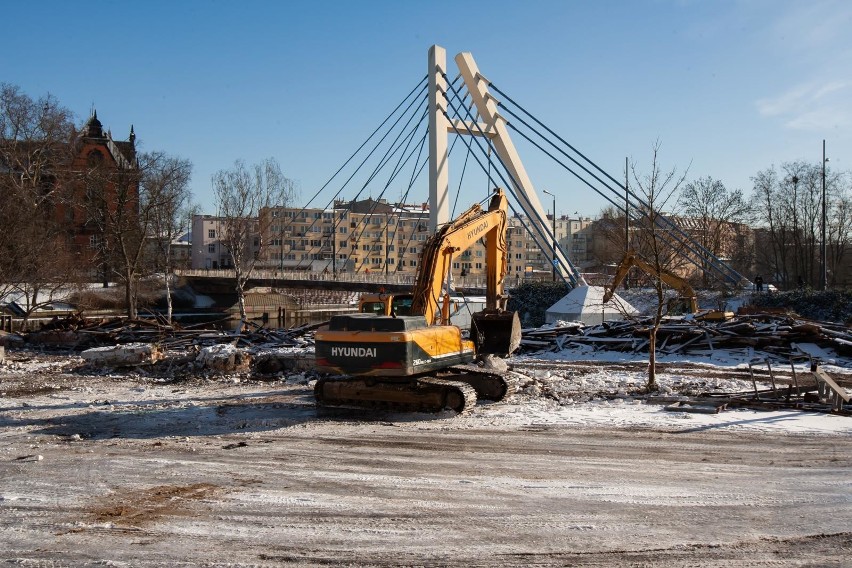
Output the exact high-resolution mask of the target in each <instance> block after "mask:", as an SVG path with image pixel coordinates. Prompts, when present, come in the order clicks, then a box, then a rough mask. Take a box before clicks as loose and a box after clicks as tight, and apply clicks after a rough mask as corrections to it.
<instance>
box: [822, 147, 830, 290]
mask: <svg viewBox="0 0 852 568" xmlns="http://www.w3.org/2000/svg"><path fill="white" fill-rule="evenodd" d="M826 162H828V158H826V157H825V139H823V141H822V243H821V244H820V258H821V259H822V274H821V275H820V289H822V290H823V291H825V290H828V257H827V256H826V247H825V245H826V243H825V214H826V199H825V163H826Z"/></svg>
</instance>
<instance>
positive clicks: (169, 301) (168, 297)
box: [165, 270, 172, 323]
mask: <svg viewBox="0 0 852 568" xmlns="http://www.w3.org/2000/svg"><path fill="white" fill-rule="evenodd" d="M171 277H172V275H171V274H170V273H169V271H168V270H166V274H165V279H166V321H167V322H169V323H172V288H171Z"/></svg>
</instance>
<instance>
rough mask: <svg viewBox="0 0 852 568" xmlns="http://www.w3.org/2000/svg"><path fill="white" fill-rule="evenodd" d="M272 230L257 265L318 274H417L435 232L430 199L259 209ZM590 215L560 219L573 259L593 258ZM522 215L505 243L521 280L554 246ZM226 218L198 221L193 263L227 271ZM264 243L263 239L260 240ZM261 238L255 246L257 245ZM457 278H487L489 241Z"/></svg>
mask: <svg viewBox="0 0 852 568" xmlns="http://www.w3.org/2000/svg"><path fill="white" fill-rule="evenodd" d="M261 216H262V219H261V222H260V223H259V226H260V227H266V234H265V235H263V242H264V243H265V244H264V247H263V250H262V251H261V252H260V264H259V267H261V268H265V269H270V270H282V271H285V270H300V271H312V272H325V271H328V272H335V271H336V272H355V273H382V272H387V273H391V272H401V273H408V274H411V275H412V276H413V275H415V274H416V273H417V269H418V262H419V260H420V254H421V252H422V250H423V245H424V244H425V242H426V240H427V239H428V237H429V233H428V224H429V207H428V205H427V204H425V203H424V204H405V203H389V202H387V201H385V200H373V199H366V200H361V201H336V202H335V203H334V206H333V207H332V208H327V209H320V208H306V209H302V208H297V207H272V208H268V209H263V210H262V211H261ZM590 224H591V220H590V219H579V218H577V219H571V218H569V217H567V216H563V217H561V218H559V219H557V220H556V235H557V238H558V239H559V244H560V246H561V247H562V248H563V250H565V251H566V253H567V254H568V255H569V256H570V257H571V259H572V261H573V262H575V264H578V265H581V266H582V265H583V263H586V262H587V261H588V259H589V256H590V251H591V244H590V243H591V237H590V232H589V231H587V229H588V227H589V226H590ZM529 226H530V224H529V222H528V220H527V219H526V218H524V217H511V218H510V219H509V229H508V231H507V240H508V245H509V273H510V276H512V275H514V277H515V278H516V279H518V280H520V279H526V278H533V277H541V276H542V275H550V274H551V270H552V264H551V255H550V253H549V251H541V250H539V248H538V247H537V245H536V244H535V241H534V240H533V238H532V236H531V235H530V234H529V232H528V229H527V227H529ZM221 228H222V220H221V219H220V218H218V217H215V216H212V215H198V216H196V217H194V218H193V227H192V235H193V247H192V267H193V268H209V269H214V268H228V267H230V265H231V264H230V263H231V260H230V256H229V255H228V251H227V249H226V248H225V247H224V246H223V245H222V244H221V242H220V241H219V238H220V231H221ZM258 240H259V239H258ZM258 240H256V241H255V244H256V243H257V242H258ZM452 267H453V275H454V278H455V279H456V282H462V283H464V282H470V283H473V282H476V281H477V279H484V277H485V274H486V267H485V245H484V243H483V242H482V241H479V242H477V243H475V244H474V245H473V246H472V247H470V248H469V249H468V250H466V251H462V252H460V253H458V255H457V256H456V257H454V258H453V261H452Z"/></svg>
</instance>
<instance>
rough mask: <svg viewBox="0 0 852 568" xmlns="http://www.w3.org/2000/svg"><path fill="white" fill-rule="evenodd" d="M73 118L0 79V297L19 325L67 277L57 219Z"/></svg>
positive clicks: (70, 274) (67, 258)
mask: <svg viewBox="0 0 852 568" xmlns="http://www.w3.org/2000/svg"><path fill="white" fill-rule="evenodd" d="M73 120H74V118H73V114H72V113H71V111H69V110H68V109H66V108H64V107H62V106H61V105H59V103H58V102H57V100H56V99H55V98H54V97H53V96H51V95H49V94H48V95H46V96H44V97H41V98H39V99H37V100H36V99H32V98H30V97H29V96H28V95H27V94H25V93H22V92H21V91H20V89H19V88H18V87H16V86H14V85H9V84H6V83H3V84H0V201H2V206H0V227H2V230H3V235H2V237H0V296H3V295H5V294H7V293H9V292H13V293H15V294H16V296H17V299H18V301H19V303H20V304H22V305H21V307H22V308H23V309H24V312H25V314H26V315H25V322H26V319H27V318H28V317H29V316H30V315H31V314H32V312H33V311H35V310H36V309H37V308H39V307H41V306H43V305H46V304H48V303H50V302H52V301H54V300H55V298H56V296H57V294H59V293H60V292H61V291H63V290H65V289H66V288H67V286H68V284H69V283H70V282H72V281H73V280H75V275H76V267H75V263H74V262H73V259H72V258H71V255H70V247H69V243H68V239H67V236H66V233H65V230H64V229H65V224H64V222H63V221H64V220H65V219H63V217H62V214H63V209H62V203H63V201H64V192H65V190H66V189H67V187H68V182H69V179H68V177H69V170H68V168H67V165H68V163H69V162H70V159H71V156H72V155H73V151H74V144H73V140H74V135H75V131H74V125H73Z"/></svg>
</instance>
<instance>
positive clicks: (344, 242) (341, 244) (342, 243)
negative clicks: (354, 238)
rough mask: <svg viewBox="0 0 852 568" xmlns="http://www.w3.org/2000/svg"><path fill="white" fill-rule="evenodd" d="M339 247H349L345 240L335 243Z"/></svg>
mask: <svg viewBox="0 0 852 568" xmlns="http://www.w3.org/2000/svg"><path fill="white" fill-rule="evenodd" d="M337 246H338V247H339V248H342V249H345V248H347V247H349V243H348V242H347V241H340V242H339V243H338V245H337Z"/></svg>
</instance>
